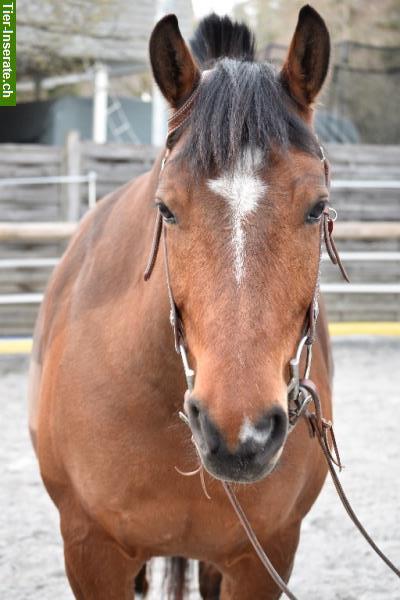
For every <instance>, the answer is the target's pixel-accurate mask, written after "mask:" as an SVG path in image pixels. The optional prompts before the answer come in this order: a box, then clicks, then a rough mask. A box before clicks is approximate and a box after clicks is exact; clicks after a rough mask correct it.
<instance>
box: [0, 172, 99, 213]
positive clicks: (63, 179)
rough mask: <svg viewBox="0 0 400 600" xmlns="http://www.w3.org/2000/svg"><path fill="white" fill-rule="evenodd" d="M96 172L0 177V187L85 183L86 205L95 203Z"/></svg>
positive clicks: (91, 205)
mask: <svg viewBox="0 0 400 600" xmlns="http://www.w3.org/2000/svg"><path fill="white" fill-rule="evenodd" d="M96 181H97V173H96V172H95V171H89V173H88V174H87V175H49V176H44V177H8V178H3V179H0V187H19V186H25V185H55V184H62V183H87V185H88V205H89V208H92V207H93V206H95V204H96Z"/></svg>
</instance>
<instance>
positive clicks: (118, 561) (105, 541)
mask: <svg viewBox="0 0 400 600" xmlns="http://www.w3.org/2000/svg"><path fill="white" fill-rule="evenodd" d="M61 531H62V534H63V538H64V557H65V567H66V572H67V576H68V580H69V582H70V585H71V588H72V590H73V593H74V595H75V597H76V598H77V600H133V598H134V597H135V577H136V575H137V574H138V573H139V572H140V569H141V567H142V566H143V564H144V560H143V558H139V557H137V558H130V557H129V556H127V554H125V553H124V552H123V551H122V550H121V548H120V547H119V546H118V544H117V543H116V542H115V541H114V540H113V539H112V538H111V537H110V536H109V535H108V534H107V533H105V532H104V531H103V530H102V529H100V528H99V527H98V526H97V525H96V524H94V523H92V522H90V520H88V519H82V518H81V517H78V518H77V515H76V514H71V513H69V514H63V513H62V514H61Z"/></svg>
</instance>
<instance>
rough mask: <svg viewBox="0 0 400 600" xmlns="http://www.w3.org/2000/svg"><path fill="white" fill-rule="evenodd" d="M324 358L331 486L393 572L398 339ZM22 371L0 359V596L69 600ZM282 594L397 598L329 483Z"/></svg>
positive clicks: (399, 543)
mask: <svg viewBox="0 0 400 600" xmlns="http://www.w3.org/2000/svg"><path fill="white" fill-rule="evenodd" d="M334 354H335V363H336V373H337V375H336V385H335V407H336V408H335V415H336V436H337V439H338V442H339V444H340V449H341V453H342V457H343V462H344V464H345V465H346V469H345V471H344V472H343V474H342V476H341V479H342V482H343V485H344V487H345V489H346V490H347V492H348V495H349V497H350V499H351V501H352V502H353V505H354V508H355V509H356V512H357V514H358V516H359V517H360V519H361V521H362V522H363V523H364V524H365V525H366V526H367V529H368V530H369V531H370V533H371V534H372V536H373V537H374V538H375V540H376V541H377V542H378V544H380V545H381V546H382V548H383V549H384V551H385V552H386V553H387V554H388V555H389V556H390V557H391V559H392V560H393V561H394V562H395V563H396V564H397V565H399V564H400V519H399V500H400V469H399V464H398V455H399V449H400V436H399V427H398V423H399V420H400V416H399V406H400V339H397V340H396V339H389V338H387V339H383V338H375V339H372V338H371V339H370V338H364V339H358V340H357V339H353V340H349V339H347V340H344V339H336V340H335V342H334ZM26 364H27V363H26V360H25V359H21V358H19V359H15V358H13V359H11V358H7V357H1V358H0V398H1V411H0V419H1V438H0V473H1V487H0V598H2V599H3V600H54V599H57V600H71V599H72V594H71V592H70V590H69V588H68V584H67V581H66V578H65V575H64V569H63V558H62V547H61V540H60V534H59V530H58V517H57V513H56V510H55V509H54V507H53V506H52V504H51V502H50V500H49V499H48V497H47V495H46V493H45V491H44V488H43V486H42V483H41V481H40V478H39V475H38V469H37V464H36V460H35V457H34V455H33V452H32V450H31V447H30V442H29V439H28V434H27V427H26V399H25V398H26V374H25V372H26ZM291 588H292V589H293V591H294V592H295V594H296V595H297V596H298V597H299V598H300V599H301V600H400V583H399V580H398V579H396V577H395V576H393V575H392V574H391V572H390V571H389V570H388V569H387V568H386V567H385V566H384V565H383V563H381V561H380V560H379V559H378V557H376V556H375V555H374V554H372V552H371V551H370V550H369V547H368V546H367V544H366V543H365V541H364V540H363V539H362V538H361V536H360V535H359V533H358V532H357V531H356V530H355V529H354V527H353V525H352V524H351V522H350V521H349V519H348V518H347V515H346V514H345V512H344V509H343V508H342V506H341V505H340V503H339V500H338V498H337V496H336V494H335V492H334V490H333V485H332V484H331V482H330V481H328V482H327V484H326V485H325V488H324V490H323V492H322V494H321V496H320V498H319V499H318V501H317V503H316V504H315V506H314V507H313V509H312V511H311V513H310V514H309V516H308V517H307V519H306V520H305V521H304V525H303V531H302V538H301V543H300V547H299V551H298V554H297V559H296V565H295V569H294V573H293V576H292V579H291ZM160 600H162V599H160ZM255 600H256V599H255ZM257 600H258V599H257Z"/></svg>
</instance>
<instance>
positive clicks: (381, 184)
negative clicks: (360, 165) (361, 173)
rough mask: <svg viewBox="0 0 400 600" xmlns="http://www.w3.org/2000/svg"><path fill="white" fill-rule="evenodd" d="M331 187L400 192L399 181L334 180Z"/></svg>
mask: <svg viewBox="0 0 400 600" xmlns="http://www.w3.org/2000/svg"><path fill="white" fill-rule="evenodd" d="M331 187H333V188H336V189H349V190H350V189H359V190H378V189H382V190H400V181H398V180H397V179H382V180H380V179H332V181H331Z"/></svg>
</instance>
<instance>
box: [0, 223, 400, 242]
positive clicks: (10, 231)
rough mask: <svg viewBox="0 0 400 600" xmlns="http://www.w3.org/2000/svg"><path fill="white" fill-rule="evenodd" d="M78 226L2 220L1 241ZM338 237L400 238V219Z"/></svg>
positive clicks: (58, 235) (348, 226) (344, 226)
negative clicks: (396, 221)
mask: <svg viewBox="0 0 400 600" xmlns="http://www.w3.org/2000/svg"><path fill="white" fill-rule="evenodd" d="M77 227H78V224H77V223H70V222H64V221H60V222H54V223H8V222H0V241H3V242H16V241H26V242H37V243H42V242H43V241H49V240H54V241H62V240H66V239H68V238H70V237H71V236H72V235H73V234H74V233H75V231H76V229H77ZM334 237H335V239H339V240H357V239H360V240H362V239H368V240H370V239H395V240H396V239H400V222H399V223H393V222H385V221H381V222H379V221H378V222H371V223H366V222H364V221H347V222H344V223H340V222H339V223H335V231H334Z"/></svg>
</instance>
